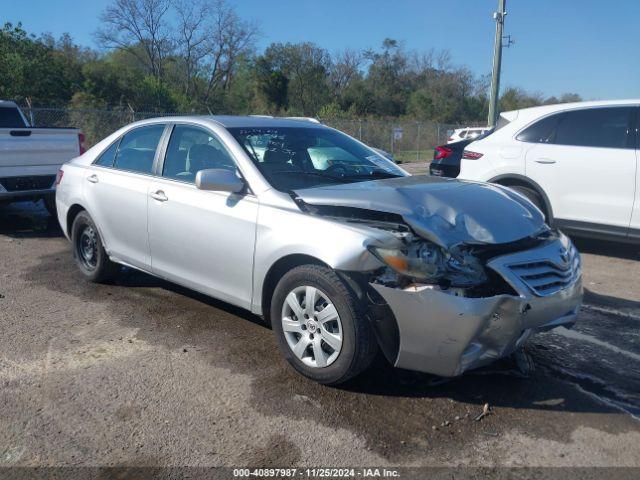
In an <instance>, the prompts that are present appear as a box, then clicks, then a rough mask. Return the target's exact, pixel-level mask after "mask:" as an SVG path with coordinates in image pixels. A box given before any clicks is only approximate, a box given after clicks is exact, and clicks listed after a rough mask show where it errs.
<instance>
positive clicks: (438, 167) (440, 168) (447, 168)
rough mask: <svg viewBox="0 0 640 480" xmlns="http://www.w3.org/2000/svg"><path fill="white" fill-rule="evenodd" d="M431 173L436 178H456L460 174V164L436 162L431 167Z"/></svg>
mask: <svg viewBox="0 0 640 480" xmlns="http://www.w3.org/2000/svg"><path fill="white" fill-rule="evenodd" d="M429 173H430V174H431V175H433V176H436V177H447V178H456V177H457V176H458V174H459V173H460V164H459V163H458V164H457V165H452V164H446V163H437V162H435V161H434V162H431V164H430V165H429Z"/></svg>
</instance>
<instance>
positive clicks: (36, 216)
mask: <svg viewBox="0 0 640 480" xmlns="http://www.w3.org/2000/svg"><path fill="white" fill-rule="evenodd" d="M0 235H6V236H8V237H11V238H54V237H61V236H62V235H63V234H62V230H61V229H60V225H59V224H58V220H57V219H56V218H54V217H52V216H51V215H50V214H49V212H47V210H46V208H45V207H44V204H43V203H42V201H39V202H36V203H34V202H16V203H12V204H9V205H4V206H0Z"/></svg>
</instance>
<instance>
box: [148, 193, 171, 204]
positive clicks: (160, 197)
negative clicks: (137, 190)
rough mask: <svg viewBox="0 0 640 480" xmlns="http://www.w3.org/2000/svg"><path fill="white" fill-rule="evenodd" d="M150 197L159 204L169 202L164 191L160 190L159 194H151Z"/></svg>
mask: <svg viewBox="0 0 640 480" xmlns="http://www.w3.org/2000/svg"><path fill="white" fill-rule="evenodd" d="M149 196H150V197H151V198H153V199H154V200H157V201H159V202H166V201H167V200H169V199H168V198H167V196H166V195H165V194H164V192H163V191H162V190H158V191H157V192H151V193H150V194H149Z"/></svg>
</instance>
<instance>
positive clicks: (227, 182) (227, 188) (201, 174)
mask: <svg viewBox="0 0 640 480" xmlns="http://www.w3.org/2000/svg"><path fill="white" fill-rule="evenodd" d="M196 187H198V189H200V190H211V191H215V192H230V193H239V192H241V191H242V190H243V189H244V182H243V181H242V179H240V178H238V176H237V175H236V173H235V172H232V171H231V170H224V169H218V168H210V169H207V170H200V171H198V173H196Z"/></svg>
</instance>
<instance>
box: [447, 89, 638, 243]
mask: <svg viewBox="0 0 640 480" xmlns="http://www.w3.org/2000/svg"><path fill="white" fill-rule="evenodd" d="M639 111H640V100H628V101H601V102H580V103H571V104H562V105H546V106H542V107H534V108H527V109H524V110H516V111H511V112H504V113H502V114H501V115H500V119H499V121H498V125H497V129H496V131H495V132H494V133H492V134H491V135H489V136H487V137H485V138H483V139H481V140H478V141H476V142H473V143H471V144H469V145H468V146H467V147H466V150H465V151H464V153H463V156H462V162H461V169H460V175H459V176H458V178H461V179H467V180H479V181H485V182H493V183H498V184H501V185H505V186H509V187H512V188H513V189H515V190H517V191H519V192H520V193H522V194H523V195H525V196H526V197H528V198H529V199H530V200H531V201H532V202H533V203H534V204H535V205H536V206H538V208H540V210H542V211H543V213H544V214H545V216H546V218H547V221H548V223H549V224H553V225H554V226H557V227H560V228H562V229H563V230H566V231H568V232H571V233H574V234H580V235H584V236H590V237H604V238H612V237H613V238H617V239H620V240H628V241H633V242H638V241H640V192H638V193H636V192H637V191H638V190H639V189H640V172H639V171H638V155H639V153H638V137H639V136H638V126H639V123H638V122H639Z"/></svg>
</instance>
